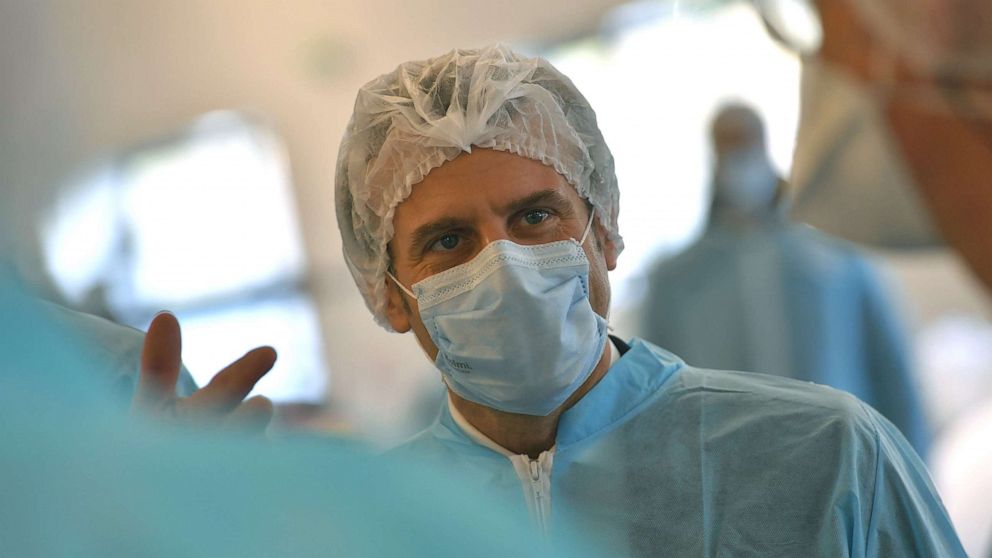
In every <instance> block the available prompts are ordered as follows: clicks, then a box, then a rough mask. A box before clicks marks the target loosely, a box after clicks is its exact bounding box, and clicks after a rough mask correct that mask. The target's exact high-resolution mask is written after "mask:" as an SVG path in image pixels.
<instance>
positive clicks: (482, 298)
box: [393, 217, 607, 416]
mask: <svg viewBox="0 0 992 558" xmlns="http://www.w3.org/2000/svg"><path fill="white" fill-rule="evenodd" d="M591 226H592V217H590V220H589V223H588V224H587V225H586V230H585V232H584V233H583V235H582V239H581V240H579V241H575V240H574V239H569V240H563V241H559V242H552V243H548V244H538V245H532V246H525V245H520V244H516V243H514V242H511V241H509V240H497V241H495V242H491V243H490V244H489V245H488V246H486V247H485V248H484V249H483V250H482V251H481V252H479V254H478V255H477V256H476V257H475V258H473V259H472V260H471V261H469V262H466V263H464V264H461V265H459V266H457V267H453V268H451V269H448V270H446V271H443V272H441V273H438V274H436V275H433V276H431V277H428V278H427V279H424V280H423V281H420V282H418V283H415V284H414V285H413V292H411V291H410V290H408V289H407V288H406V287H404V286H403V285H402V284H400V283H399V281H396V279H395V278H393V281H395V282H396V284H397V285H398V286H399V287H400V288H401V289H403V291H405V292H406V293H407V294H408V295H410V296H411V297H413V298H415V299H416V300H417V304H418V306H419V309H420V317H421V319H422V320H423V323H424V326H425V327H426V328H427V331H428V332H429V333H430V336H431V340H433V341H434V344H435V345H436V346H437V348H438V354H437V358H436V359H435V361H434V364H435V365H436V366H437V367H438V369H439V370H440V371H441V374H442V375H443V376H444V379H445V383H447V385H448V387H449V388H451V389H452V390H453V391H454V392H455V393H457V394H458V395H460V396H461V397H463V398H465V399H468V400H469V401H474V402H476V403H479V404H481V405H485V406H487V407H490V408H493V409H498V410H500V411H505V412H509V413H521V414H526V415H537V416H546V415H548V414H550V413H551V412H552V411H553V410H555V409H556V408H558V407H559V406H560V405H561V404H562V403H564V402H565V400H566V399H568V397H569V396H570V395H572V394H573V393H574V392H575V391H576V390H577V389H578V388H579V386H581V385H582V383H583V382H585V380H586V379H587V378H588V377H589V375H590V374H591V373H592V371H593V369H594V368H595V367H596V364H597V363H598V362H599V358H600V356H601V355H602V353H603V347H604V346H605V344H606V340H607V324H606V320H605V319H603V317H601V316H599V315H598V314H596V312H595V311H593V309H592V306H591V305H590V302H589V261H588V259H586V255H585V252H584V251H583V250H582V243H584V242H585V239H586V237H587V236H588V234H589V230H590V228H591Z"/></svg>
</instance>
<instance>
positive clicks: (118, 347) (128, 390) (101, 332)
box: [43, 303, 220, 404]
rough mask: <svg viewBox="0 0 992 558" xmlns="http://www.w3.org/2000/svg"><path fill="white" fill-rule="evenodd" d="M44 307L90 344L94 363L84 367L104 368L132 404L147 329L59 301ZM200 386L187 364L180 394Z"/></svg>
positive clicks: (121, 395) (105, 376)
mask: <svg viewBox="0 0 992 558" xmlns="http://www.w3.org/2000/svg"><path fill="white" fill-rule="evenodd" d="M43 308H44V309H45V310H46V311H47V313H48V317H49V318H50V319H51V320H52V321H54V322H56V323H58V324H60V325H62V326H63V327H65V328H66V329H68V330H69V331H70V332H72V333H73V334H74V335H76V336H77V337H78V338H79V339H81V340H82V341H84V342H85V343H86V346H87V348H88V349H89V353H88V354H90V355H91V356H90V358H91V362H88V363H85V365H83V366H81V367H86V368H89V369H91V370H100V374H101V375H102V376H103V377H102V378H100V380H104V381H106V382H109V383H110V386H111V389H112V390H113V391H114V392H115V393H116V395H117V396H118V397H119V400H120V401H121V402H122V403H125V404H130V402H131V399H132V398H133V397H134V392H135V390H136V389H137V388H138V373H139V370H140V367H141V349H142V346H143V345H144V342H145V334H144V332H141V331H138V330H136V329H134V328H132V327H128V326H123V325H120V324H116V323H114V322H111V321H109V320H106V319H104V318H101V317H99V316H94V315H92V314H85V313H83V312H77V311H75V310H70V309H68V308H65V307H63V306H59V305H57V304H51V303H44V306H43ZM218 372H220V371H219V370H218ZM196 389H197V387H196V382H195V381H194V380H193V376H191V375H190V373H189V370H187V369H186V366H185V365H184V366H183V367H182V369H181V370H180V371H179V380H178V381H177V382H176V395H178V396H180V397H186V396H188V395H192V393H193V392H194V391H196Z"/></svg>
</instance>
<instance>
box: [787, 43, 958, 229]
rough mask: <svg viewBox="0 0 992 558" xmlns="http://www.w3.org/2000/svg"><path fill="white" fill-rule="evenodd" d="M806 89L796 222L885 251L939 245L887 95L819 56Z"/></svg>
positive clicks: (797, 158) (795, 180)
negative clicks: (893, 125)
mask: <svg viewBox="0 0 992 558" xmlns="http://www.w3.org/2000/svg"><path fill="white" fill-rule="evenodd" d="M801 91H802V93H801V114H800V122H799V132H798V135H797V138H796V151H795V155H794V158H793V166H792V178H791V180H790V182H791V183H792V186H793V187H794V188H795V190H796V197H795V201H794V202H793V205H792V212H791V213H792V217H793V218H794V219H796V220H797V221H801V222H805V223H809V224H810V225H813V226H814V227H817V228H819V229H822V230H824V231H826V232H828V233H831V234H835V235H837V236H841V237H843V238H846V239H848V240H852V241H855V242H861V243H865V244H871V245H876V246H880V247H886V248H900V247H902V248H908V247H929V246H937V245H939V243H940V240H939V237H938V236H937V235H936V233H935V232H934V231H935V229H934V227H933V225H932V224H931V222H930V218H929V216H928V213H927V211H926V209H925V208H924V204H923V200H922V199H921V197H920V193H919V192H918V190H917V188H916V185H915V184H914V182H913V177H912V175H911V174H910V170H909V168H908V165H907V163H906V161H905V158H904V156H903V154H902V152H901V150H900V149H899V147H898V145H897V144H896V143H895V138H894V137H892V133H891V131H890V130H889V128H888V124H887V123H886V120H885V115H884V104H883V103H884V96H883V94H882V93H881V92H880V91H876V90H874V89H869V88H867V87H866V86H864V85H862V84H861V83H859V82H857V81H855V78H853V77H851V76H848V75H847V74H846V73H845V72H844V71H843V70H842V69H839V68H836V67H832V66H831V65H830V64H829V63H825V62H823V61H822V60H818V59H811V60H806V61H804V64H803V77H802V90H801Z"/></svg>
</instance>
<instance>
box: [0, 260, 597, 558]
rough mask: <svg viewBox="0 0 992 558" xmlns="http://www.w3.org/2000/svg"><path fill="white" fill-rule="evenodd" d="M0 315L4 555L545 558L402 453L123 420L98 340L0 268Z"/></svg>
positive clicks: (513, 519)
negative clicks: (69, 324)
mask: <svg viewBox="0 0 992 558" xmlns="http://www.w3.org/2000/svg"><path fill="white" fill-rule="evenodd" d="M0 316H2V317H3V319H2V320H0V353H2V354H3V359H2V360H0V440H2V441H3V443H0V556H2V557H4V558H7V557H18V558H19V557H29V556H30V557H35V556H37V557H48V556H53V557H54V556H73V557H85V558H88V557H93V558H108V557H109V558H115V557H118V556H120V557H133V556H141V557H163V558H164V557H170V558H171V557H176V556H237V557H239V558H250V557H273V556H277V557H282V556H290V557H294V558H295V557H304V556H314V557H318V556H319V557H328V556H330V557H337V556H342V557H349V558H350V557H365V556H368V557H375V558H380V557H393V556H396V557H404V558H406V557H418V556H424V557H430V558H435V557H439V556H452V557H462V556H473V557H493V558H503V557H506V556H513V557H514V558H523V557H532V558H549V553H548V552H547V549H546V548H545V545H544V544H542V540H541V539H540V538H539V537H538V536H536V535H535V534H534V532H533V529H532V528H531V526H530V525H529V521H527V518H526V517H524V518H521V517H520V516H518V515H516V514H514V513H510V512H507V511H506V510H503V509H501V508H500V507H499V506H498V505H496V504H493V503H492V502H490V501H489V500H488V499H487V497H486V495H485V494H484V492H483V491H482V489H481V488H479V487H473V486H471V485H469V484H466V483H465V482H463V481H464V479H461V478H457V477H452V476H451V475H445V476H441V474H440V473H438V472H437V471H435V470H432V469H431V468H428V467H426V466H423V465H422V464H420V463H418V462H416V461H413V460H399V459H398V460H396V461H389V460H386V459H383V458H382V457H380V456H374V455H370V452H368V451H366V450H364V449H363V448H362V447H361V446H359V445H357V444H355V443H353V442H349V441H346V440H341V439H321V440H317V439H307V438H300V439H294V440H276V441H272V442H269V443H265V442H263V441H262V440H260V439H252V438H245V437H242V436H240V435H237V434H235V433H225V432H223V431H219V430H216V429H214V430H209V429H208V431H206V432H195V431H187V430H176V429H173V428H162V427H161V426H160V425H158V424H155V423H146V422H144V421H142V420H140V419H138V418H133V419H132V420H122V417H121V416H120V413H119V412H117V411H116V410H114V409H113V407H114V401H115V398H114V397H112V396H111V395H110V394H109V393H108V392H107V390H106V389H104V388H103V387H102V386H99V385H98V381H95V380H97V379H99V378H102V377H104V376H105V375H106V372H107V370H108V368H107V366H108V364H109V363H112V361H113V359H108V357H109V356H111V355H108V354H107V353H106V352H105V348H106V347H105V346H104V345H100V344H97V345H94V344H93V343H92V340H93V339H92V337H91V336H87V335H84V336H83V337H77V336H75V335H73V331H70V330H68V329H66V328H64V327H60V326H64V325H65V320H63V319H61V318H57V320H53V319H52V314H51V312H50V309H46V310H42V309H40V308H39V306H38V304H37V303H36V302H35V301H33V300H31V299H29V298H27V297H25V296H23V295H21V294H20V293H19V292H18V291H17V282H16V281H15V280H14V279H12V278H11V277H9V276H5V272H4V269H3V262H0ZM102 325H107V324H102ZM98 327H101V326H98ZM109 329H110V330H112V331H118V332H120V331H121V330H117V329H116V328H112V327H111V328H109ZM90 331H91V332H92V330H90ZM127 335H130V334H127ZM139 337H140V335H139ZM587 549H588V546H586V545H582V546H578V547H570V548H561V550H560V552H561V553H560V554H552V555H553V556H567V557H569V558H575V557H582V556H589V555H590V554H588V553H587Z"/></svg>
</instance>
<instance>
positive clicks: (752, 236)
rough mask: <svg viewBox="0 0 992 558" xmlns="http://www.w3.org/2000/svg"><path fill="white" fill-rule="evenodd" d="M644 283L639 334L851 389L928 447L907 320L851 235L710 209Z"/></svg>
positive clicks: (722, 364)
mask: <svg viewBox="0 0 992 558" xmlns="http://www.w3.org/2000/svg"><path fill="white" fill-rule="evenodd" d="M648 285H649V290H648V293H647V296H646V297H645V302H644V305H643V308H642V310H641V315H642V327H641V330H640V332H639V334H640V335H641V336H643V337H644V338H645V339H647V340H649V341H651V342H653V343H656V344H658V345H660V346H662V347H665V348H666V349H668V350H670V351H672V352H673V353H675V354H677V355H679V356H680V357H682V358H683V359H685V360H686V362H688V363H690V364H692V365H694V366H700V367H704V368H717V369H721V370H747V371H754V372H761V373H764V374H775V375H778V376H785V377H791V378H796V379H799V380H807V381H812V382H816V383H819V384H826V385H829V386H831V387H835V388H837V389H841V390H844V391H847V392H850V393H852V394H854V395H855V396H857V397H858V398H859V399H861V400H862V401H865V402H866V403H868V404H869V405H871V406H873V407H874V408H875V409H877V410H878V411H879V412H881V413H882V414H883V415H884V416H885V417H886V418H888V419H889V420H890V421H892V423H893V424H895V425H896V426H897V427H898V428H899V429H900V430H901V431H902V433H903V434H904V435H905V436H906V438H907V439H908V440H909V441H910V443H911V444H912V445H913V447H914V448H915V449H916V450H917V452H918V453H919V454H920V455H924V456H925V455H926V452H927V448H928V446H929V442H930V436H929V432H928V428H927V424H926V420H925V416H924V412H923V409H922V404H921V402H920V397H919V395H918V393H917V390H916V388H915V385H914V381H913V377H912V370H911V366H910V363H909V358H908V355H909V349H908V347H907V342H906V338H905V335H904V332H903V330H902V327H901V324H900V321H899V319H898V317H897V315H896V312H895V310H894V308H893V306H892V305H891V304H890V302H889V300H888V297H887V296H886V295H885V292H884V291H883V288H882V286H881V285H880V284H879V281H878V280H877V278H876V276H875V273H874V272H873V270H872V268H871V266H870V264H869V263H868V262H867V261H866V260H865V258H864V257H862V256H861V253H860V252H859V251H858V250H857V249H856V248H854V247H853V246H851V245H849V244H847V243H845V242H842V241H838V240H835V239H833V238H830V237H827V236H824V235H822V234H820V233H818V232H816V231H815V230H813V229H811V228H809V227H806V226H800V225H794V224H790V223H787V222H785V221H783V220H782V219H780V218H778V217H777V216H770V217H769V218H768V219H767V220H766V221H764V222H761V223H752V224H750V225H749V226H745V225H742V224H740V223H735V222H733V221H732V220H730V219H726V218H722V217H721V215H720V214H719V213H717V214H715V215H714V222H713V225H712V226H711V227H710V229H709V230H708V231H707V233H706V234H705V235H704V236H703V238H702V239H701V240H700V241H699V242H697V243H696V244H695V245H693V246H691V247H690V248H689V249H687V250H686V251H685V252H683V253H681V254H679V255H678V256H676V257H675V258H673V259H671V260H668V261H665V262H662V263H660V264H658V265H657V266H656V267H655V268H654V269H653V271H652V272H651V273H650V276H649V278H648Z"/></svg>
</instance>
